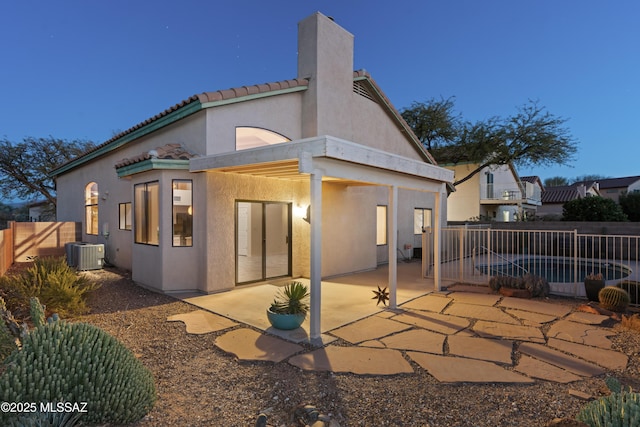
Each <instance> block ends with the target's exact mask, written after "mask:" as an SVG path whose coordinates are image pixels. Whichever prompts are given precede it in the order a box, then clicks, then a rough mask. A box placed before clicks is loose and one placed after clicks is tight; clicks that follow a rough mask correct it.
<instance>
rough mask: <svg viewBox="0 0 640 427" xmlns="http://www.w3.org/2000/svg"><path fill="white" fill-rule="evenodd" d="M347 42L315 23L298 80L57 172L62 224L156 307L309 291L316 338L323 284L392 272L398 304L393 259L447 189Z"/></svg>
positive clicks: (178, 115) (196, 99)
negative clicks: (289, 288)
mask: <svg viewBox="0 0 640 427" xmlns="http://www.w3.org/2000/svg"><path fill="white" fill-rule="evenodd" d="M353 40H354V38H353V35H351V34H350V33H348V32H347V31H346V30H344V29H343V28H341V27H340V26H339V25H337V24H336V23H335V22H334V21H333V20H332V19H330V18H328V17H326V16H324V15H322V14H320V13H316V14H314V15H312V16H310V17H308V18H306V19H304V20H303V21H301V22H300V23H299V26H298V74H297V77H296V78H294V79H291V80H284V81H279V82H274V83H268V84H259V85H252V86H243V87H240V88H234V89H229V90H222V91H215V92H206V93H202V94H199V95H194V96H192V97H190V98H188V99H186V100H184V101H182V102H181V103H179V104H177V105H174V106H173V107H171V108H169V109H167V110H165V111H163V112H161V113H159V114H157V115H156V116H154V117H152V118H150V119H148V120H146V121H144V122H142V123H139V124H137V125H135V126H134V127H132V128H130V129H128V130H126V131H124V132H122V133H120V134H119V135H117V136H115V137H113V138H112V139H110V140H108V141H106V142H104V143H103V144H101V145H99V146H98V147H96V148H95V149H94V150H92V151H90V152H87V153H85V154H84V155H82V156H80V157H79V158H76V159H74V160H72V161H71V162H69V163H67V164H65V165H63V166H61V167H59V168H58V169H56V170H54V171H52V173H51V175H52V176H54V177H55V180H56V184H57V197H58V205H57V206H58V211H57V218H58V220H59V221H79V222H82V223H83V241H86V242H94V243H105V246H106V249H105V252H106V256H107V261H108V262H109V263H111V264H114V265H116V266H118V267H122V268H125V269H129V270H131V272H132V278H133V280H134V281H136V282H137V283H139V284H141V285H143V286H146V287H149V288H152V289H155V290H158V291H161V292H193V291H195V292H201V293H213V292H219V291H224V290H229V289H233V288H235V287H237V286H242V285H244V284H249V283H256V282H261V281H267V280H269V279H274V278H287V277H306V278H309V279H310V283H311V329H312V332H311V334H312V336H314V335H316V336H317V335H318V334H319V304H320V283H321V282H320V281H321V279H322V278H326V277H332V276H337V275H342V274H347V273H350V272H356V271H363V270H368V269H374V268H376V266H378V265H379V264H383V263H389V286H390V287H391V289H392V290H393V289H394V286H395V280H396V276H395V275H396V269H395V264H396V257H397V256H398V249H400V251H403V250H405V248H406V247H410V246H413V245H415V244H416V242H419V240H420V239H416V230H418V231H417V233H420V227H423V226H428V227H433V230H435V234H436V235H437V234H438V231H439V228H440V226H441V225H442V224H445V223H446V209H447V184H448V183H451V181H452V179H453V173H452V172H451V171H448V170H446V169H444V168H441V167H439V166H437V164H436V162H435V161H434V159H433V158H432V157H431V156H430V155H429V153H427V152H426V151H425V150H424V148H423V147H422V146H421V144H420V142H419V140H418V139H417V138H416V137H415V135H414V134H413V132H412V131H411V130H410V128H409V127H408V125H407V124H406V123H405V122H404V120H403V119H402V118H401V116H400V115H399V113H398V112H397V110H396V109H395V108H394V107H393V106H392V105H391V103H390V102H389V100H388V99H387V97H386V96H385V95H384V93H383V92H382V90H381V89H380V88H379V87H378V85H377V84H376V83H375V82H374V80H373V79H372V78H371V77H370V75H369V74H368V73H367V72H365V71H356V72H354V71H353ZM426 221H430V223H429V224H426V223H425V222H426ZM418 222H420V224H418ZM436 240H437V239H436ZM405 245H406V246H405ZM436 245H437V241H436ZM407 255H408V254H407ZM438 283H439V282H438ZM392 298H393V295H392ZM392 303H393V300H392Z"/></svg>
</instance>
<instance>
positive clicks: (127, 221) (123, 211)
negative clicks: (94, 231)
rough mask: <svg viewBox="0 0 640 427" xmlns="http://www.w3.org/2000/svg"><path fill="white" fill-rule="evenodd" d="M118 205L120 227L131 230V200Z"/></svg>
mask: <svg viewBox="0 0 640 427" xmlns="http://www.w3.org/2000/svg"><path fill="white" fill-rule="evenodd" d="M118 207H119V210H120V214H119V215H118V217H119V226H118V228H120V230H131V202H128V203H120V204H119V205H118Z"/></svg>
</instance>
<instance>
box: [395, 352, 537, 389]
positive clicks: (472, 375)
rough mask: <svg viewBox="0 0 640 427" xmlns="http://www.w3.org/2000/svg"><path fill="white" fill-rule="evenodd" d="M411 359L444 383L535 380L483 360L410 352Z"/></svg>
mask: <svg viewBox="0 0 640 427" xmlns="http://www.w3.org/2000/svg"><path fill="white" fill-rule="evenodd" d="M407 354H408V355H409V357H410V358H411V359H412V360H413V361H415V362H416V363H417V364H418V365H420V366H421V367H423V368H424V369H426V370H427V372H429V374H431V375H433V376H434V377H435V378H436V379H437V380H438V381H440V382H443V383H461V382H465V383H467V382H469V383H521V384H530V383H533V382H534V380H532V379H531V378H527V377H525V376H524V375H520V374H518V373H515V372H513V371H509V370H507V369H504V368H501V367H500V366H498V365H495V364H493V363H490V362H485V361H482V360H474V359H465V358H462V357H448V356H437V355H434V354H427V353H417V352H413V351H410V352H408V353H407Z"/></svg>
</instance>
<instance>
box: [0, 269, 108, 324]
mask: <svg viewBox="0 0 640 427" xmlns="http://www.w3.org/2000/svg"><path fill="white" fill-rule="evenodd" d="M0 286H1V287H2V289H3V295H2V296H4V297H5V300H6V302H7V305H8V306H9V308H10V309H11V311H13V312H14V314H15V315H16V316H17V317H23V316H24V315H25V312H26V311H28V310H29V299H30V298H32V297H37V298H38V299H39V300H40V301H41V302H42V303H43V304H44V305H45V306H46V307H47V310H48V311H49V312H50V313H53V312H56V313H59V314H60V315H61V316H72V315H76V314H82V313H86V312H87V305H86V302H85V298H86V294H87V293H88V292H90V291H92V290H94V289H96V288H97V285H96V284H94V283H92V282H90V281H89V280H88V279H87V278H86V277H85V276H82V275H79V274H78V272H77V271H76V270H75V269H73V268H71V267H69V266H68V265H67V263H66V262H65V260H64V258H54V257H46V258H37V259H36V260H35V261H34V263H33V265H32V266H31V267H29V268H27V269H26V270H25V271H23V272H22V273H21V274H17V275H12V276H6V277H3V278H2V281H1V282H0Z"/></svg>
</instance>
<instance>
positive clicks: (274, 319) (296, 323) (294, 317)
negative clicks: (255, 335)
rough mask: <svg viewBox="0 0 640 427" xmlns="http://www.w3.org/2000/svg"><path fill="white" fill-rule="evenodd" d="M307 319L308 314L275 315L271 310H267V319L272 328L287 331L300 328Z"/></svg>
mask: <svg viewBox="0 0 640 427" xmlns="http://www.w3.org/2000/svg"><path fill="white" fill-rule="evenodd" d="M305 317H307V315H306V314H279V313H274V312H273V311H271V309H270V308H268V309H267V318H268V319H269V323H271V326H273V327H274V328H276V329H283V330H285V331H288V330H290V329H296V328H299V327H300V325H302V322H304V319H305Z"/></svg>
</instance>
